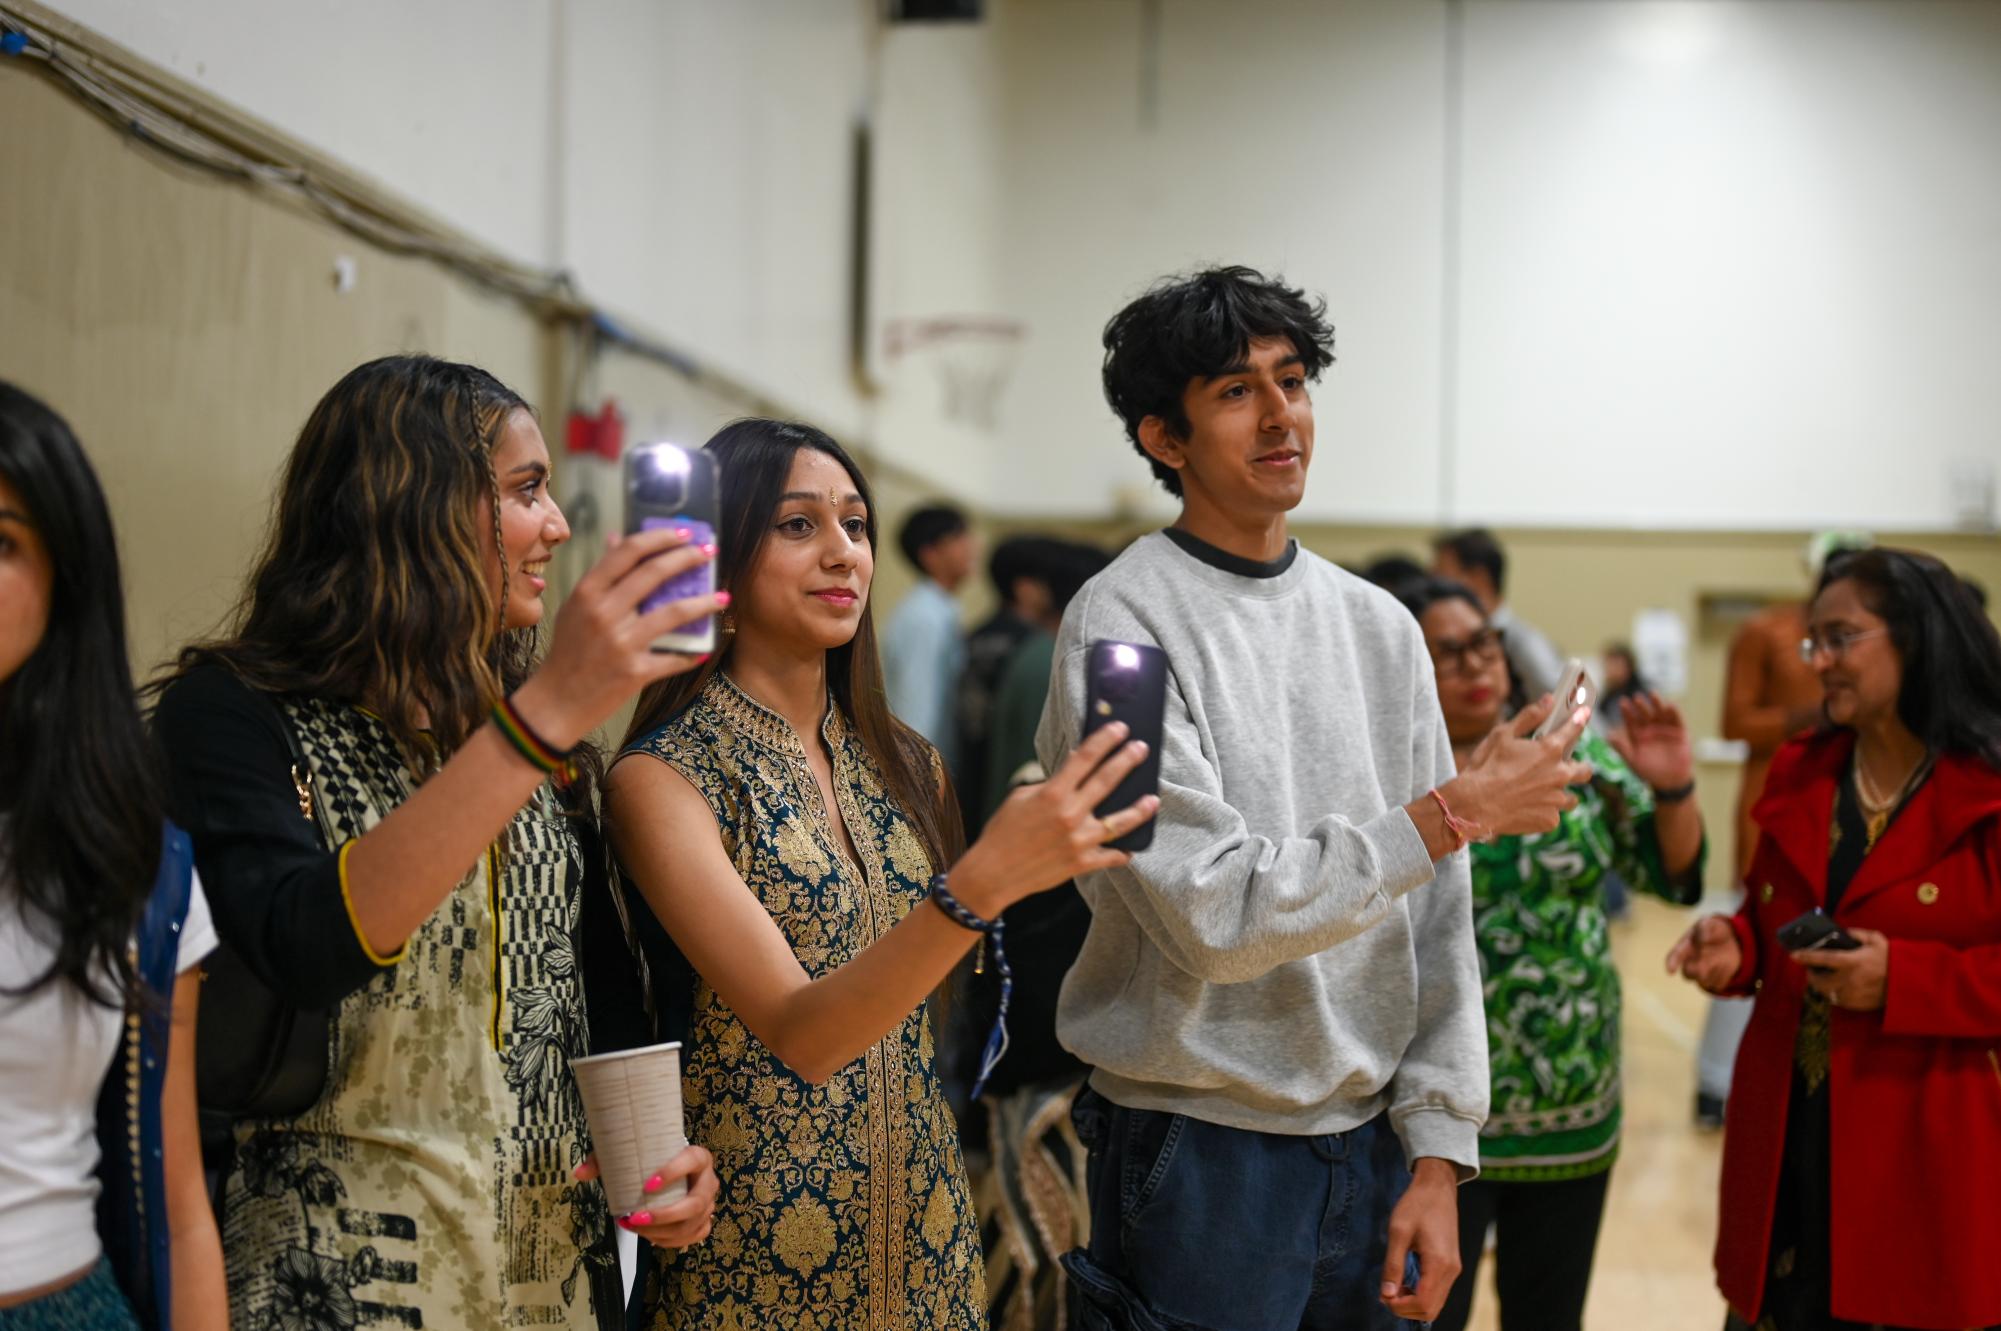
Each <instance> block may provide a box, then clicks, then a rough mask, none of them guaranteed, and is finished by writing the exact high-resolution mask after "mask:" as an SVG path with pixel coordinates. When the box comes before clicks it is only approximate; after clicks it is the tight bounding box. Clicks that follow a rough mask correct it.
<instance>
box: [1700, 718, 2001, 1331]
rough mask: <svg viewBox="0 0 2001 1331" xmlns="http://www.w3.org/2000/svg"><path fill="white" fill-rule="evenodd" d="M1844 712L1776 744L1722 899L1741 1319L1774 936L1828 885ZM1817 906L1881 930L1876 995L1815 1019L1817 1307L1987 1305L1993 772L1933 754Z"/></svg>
mask: <svg viewBox="0 0 2001 1331" xmlns="http://www.w3.org/2000/svg"><path fill="white" fill-rule="evenodd" d="M1853 745H1854V739H1853V736H1852V735H1850V734H1849V733H1847V732H1834V733H1828V734H1819V735H1813V736H1807V737H1803V738H1801V739H1796V740H1794V741H1793V742H1791V743H1790V744H1788V745H1787V746H1786V747H1785V748H1783V749H1781V750H1780V751H1779V754H1778V756H1777V757H1776V758H1775V759H1774V761H1773V764H1772V770H1771V776H1770V777H1769V779H1768V780H1767V782H1766V785H1765V794H1764V798H1763V799H1761V800H1760V801H1759V802H1758V805H1757V808H1756V809H1755V810H1754V811H1753V817H1754V818H1755V819H1756V820H1757V822H1758V825H1759V827H1760V828H1761V829H1762V836H1761V837H1760V839H1759V844H1758V851H1757V854H1756V856H1755V858H1754V859H1753V860H1752V862H1751V871H1750V874H1749V876H1748V878H1747V880H1746V882H1747V887H1748V892H1747V895H1746V899H1745V903H1744V908H1743V910H1741V911H1740V912H1739V913H1738V914H1737V916H1736V917H1735V918H1734V919H1733V921H1732V923H1733V924H1734V926H1735V927H1736V930H1737V941H1738V943H1739V944H1740V945H1741V946H1742V947H1743V949H1744V966H1743V968H1742V970H1740V971H1739V973H1738V975H1737V977H1736V981H1735V983H1734V986H1733V987H1734V989H1735V991H1736V992H1739V993H1749V992H1752V991H1753V990H1754V989H1755V991H1756V993H1757V1003H1756V1006H1755V1007H1754V1009H1753V1012H1752V1016H1751V1023H1750V1027H1749V1029H1748V1030H1746V1031H1745V1033H1744V1042H1743V1044H1742V1045H1741V1046H1740V1048H1739V1050H1738V1054H1737V1069H1736V1073H1735V1078H1734V1080H1733V1081H1732V1083H1731V1092H1730V1106H1729V1117H1728V1127H1727V1132H1726V1135H1725V1138H1724V1144H1723V1187H1722V1214H1721V1217H1720V1223H1719V1224H1718V1227H1717V1240H1716V1277H1717V1284H1718V1285H1719V1287H1720V1288H1721V1289H1722V1291H1723V1295H1724V1297H1725V1298H1727V1299H1728V1300H1729V1301H1730V1303H1731V1306H1732V1307H1734V1308H1735V1309H1736V1310H1737V1312H1738V1313H1739V1315H1741V1316H1743V1317H1744V1318H1745V1319H1746V1320H1747V1321H1755V1320H1756V1318H1757V1313H1758V1311H1759V1308H1760V1305H1761V1303H1762V1301H1763V1298H1764V1292H1765V1273H1766V1272H1767V1271H1768V1270H1769V1269H1770V1260H1771V1254H1770V1253H1769V1252H1768V1251H1767V1250H1768V1248H1769V1246H1770V1242H1771V1234H1772V1213H1773V1210H1774V1206H1775V1203H1776V1200H1777V1197H1778V1189H1779V1172H1780V1154H1781V1148H1782V1144H1783V1142H1784V1140H1785V1129H1786V1111H1787V1105H1788V1101H1789V1099H1790V1095H1791V1087H1792V1066H1793V1039H1794V1036H1795V1034H1796V1033H1797V1031H1798V1029H1799V1022H1800V1007H1801V1000H1802V998H1803V996H1804V995H1805V993H1806V992H1807V989H1806V980H1805V972H1804V971H1803V970H1802V969H1801V967H1800V966H1799V965H1798V964H1797V963H1795V962H1794V961H1793V960H1792V959H1791V958H1790V957H1789V956H1787V954H1786V953H1785V951H1784V949H1782V948H1780V947H1779V946H1778V944H1777V942H1776V941H1775V939H1774V938H1773V933H1774V931H1775V930H1777V929H1778V927H1779V926H1780V925H1782V924H1784V923H1786V922H1787V921H1788V920H1791V919H1792V918H1793V917H1794V916H1796V915H1799V914H1800V913H1801V912H1802V911H1806V910H1810V909H1812V908H1813V907H1815V906H1822V905H1824V904H1825V901H1826V892H1827V858H1828V828H1829V825H1830V823H1831V822H1832V819H1833V812H1834V793H1835V785H1836V782H1838V781H1839V780H1840V778H1841V774H1842V772H1843V770H1844V768H1845V765H1846V763H1847V760H1848V754H1849V751H1850V749H1851V748H1852V747H1853ZM1834 918H1835V919H1836V920H1837V921H1838V922H1840V923H1841V924H1844V925H1850V926H1859V927H1861V928H1865V929H1874V930H1876V931H1877V932H1879V933H1881V934H1884V935H1885V936H1886V937H1888V938H1889V939H1890V969H1889V983H1888V990H1887V998H1886V1001H1885V1004H1884V1006H1883V1008H1882V1009H1881V1010H1880V1011H1876V1012H1853V1011H1846V1010H1843V1009H1839V1008H1837V1009H1835V1010H1834V1011H1833V1013H1832V1014H1831V1023H1830V1027H1831V1028H1830V1031H1829V1055H1830V1067H1829V1072H1828V1076H1829V1088H1828V1090H1829V1119H1830V1131H1831V1141H1830V1155H1831V1160H1832V1166H1831V1173H1832V1175H1833V1177H1832V1179H1831V1180H1830V1182H1831V1186H1832V1205H1833V1210H1834V1223H1833V1252H1832V1257H1833V1272H1834V1275H1833V1279H1834V1289H1833V1300H1834V1302H1833V1312H1834V1315H1835V1316H1836V1317H1840V1318H1847V1319H1850V1320H1853V1321H1857V1322H1864V1323H1869V1322H1881V1323H1885V1324H1887V1325H1891V1326H1906V1327H1926V1328H1934V1327H1935V1328H1958V1327H1975V1326H1979V1327H1984V1326H1989V1325H1995V1324H2001V773H1996V772H1995V771H1994V770H1993V769H1992V768H1989V767H1987V766H1986V765H1985V764H1983V763H1980V762H1977V761H1975V760H1972V759H1968V758H1961V757H1950V756H1949V757H1945V758H1942V759H1940V760H1939V762H1938V765H1937V767H1936V768H1935V769H1934V771H1933V773H1932V775H1931V778H1930V779H1929V780H1928V781H1926V782H1925V784H1924V786H1923V787H1922V788H1921V789H1920V790H1919V791H1918V793H1917V794H1916V795H1915V796H1914V797H1913V798H1912V800H1911V802H1910V804H1909V805H1908V806H1907V807H1906V808H1905V809H1904V811H1903V812H1902V813H1901V814H1899V815H1898V816H1897V819H1896V821H1895V822H1894V823H1892V824H1891V825H1890V828H1889V830H1888V831H1886V832H1885V833H1884V834H1883V838H1882V840H1881V841H1879V842H1878V843H1877V845H1876V848H1875V849H1874V850H1873V851H1872V852H1870V854H1869V856H1868V858H1866V859H1865V860H1864V861H1863V862H1862V867H1861V868H1860V870H1858V871H1857V873H1856V875H1855V878H1854V881H1853V882H1851V883H1850V884H1849V886H1848V890H1847V892H1846V893H1845V894H1844V895H1843V896H1842V899H1841V905H1840V907H1839V908H1838V909H1837V910H1836V911H1835V912H1834Z"/></svg>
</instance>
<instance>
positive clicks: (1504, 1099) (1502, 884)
mask: <svg viewBox="0 0 2001 1331" xmlns="http://www.w3.org/2000/svg"><path fill="white" fill-rule="evenodd" d="M1404 604H1405V605H1407V606H1408V607H1410V610H1411V613H1412V614H1414V615H1416V616H1417V619H1418V623H1419V624H1420V625H1422V626H1423V629H1424V640H1425V645H1426V647H1427V648H1428V649H1429V650H1430V652H1431V659H1432V662H1433V664H1434V665H1435V667H1436V669H1437V671H1438V700H1439V704H1440V706H1441V707H1442V708H1443V709H1444V712H1445V727H1446V731H1447V733H1448V734H1449V735H1450V736H1451V739H1452V747H1453V750H1454V752H1455V754H1457V756H1459V757H1460V758H1461V759H1462V760H1463V759H1464V757H1465V756H1466V755H1467V754H1468V753H1470V752H1471V750H1472V749H1473V748H1474V747H1475V746H1476V745H1478V744H1479V743H1480V741H1481V740H1482V739H1484V738H1485V737H1486V736H1487V735H1488V733H1489V732H1491V731H1492V730H1493V729H1494V727H1495V725H1496V724H1497V723H1498V722H1500V721H1501V720H1502V719H1504V716H1505V714H1506V713H1507V712H1508V711H1509V710H1510V703H1511V695H1512V694H1513V692H1514V690H1513V682H1512V680H1511V678H1510V676H1509V674H1508V663H1507V657H1506V654H1505V653H1504V652H1503V651H1502V644H1501V635H1500V631H1499V630H1497V629H1495V628H1494V627H1493V626H1492V625H1491V624H1489V623H1488V622H1487V617H1486V615H1485V614H1484V613H1483V612H1482V610H1481V609H1480V603H1479V602H1478V601H1477V600H1476V599H1475V598H1474V596H1473V593H1472V592H1470V591H1468V590H1467V589H1466V588H1465V587H1463V586H1461V585H1460V584H1458V583H1455V582H1448V581H1444V580H1442V579H1434V580H1432V581H1429V582H1426V583H1423V584H1420V585H1418V586H1417V587H1415V588H1413V589H1411V590H1410V591H1408V592H1406V593H1405V595H1404ZM1619 720H1620V721H1621V722H1622V724H1621V725H1620V726H1619V728H1618V729H1616V730H1612V731H1611V732H1610V735H1609V738H1608V737H1607V736H1605V735H1601V734H1599V733H1597V732H1594V731H1586V732H1585V735H1584V738H1583V740H1582V741H1581V742H1580V744H1579V747H1578V754H1579V756H1580V757H1582V758H1584V759H1585V760H1586V761H1588V762H1590V763H1591V765H1592V767H1593V769H1594V770H1595V772H1596V775H1595V776H1594V777H1593V778H1592V780H1591V783H1590V784H1589V785H1587V786H1583V787H1580V788H1578V790H1577V791H1576V792H1575V793H1576V795H1577V804H1576V807H1574V808H1572V809H1570V810H1569V811H1568V812H1566V813H1565V814H1564V815H1563V818H1562V821H1561V823H1559V825H1558V826H1557V828H1556V830H1555V831H1553V832H1547V833H1543V834H1541V835H1538V836H1508V837H1497V838H1495V839H1493V840H1491V841H1482V842H1476V843H1474V845H1473V846H1472V848H1471V852H1470V853H1471V855H1472V859H1473V866H1472V867H1473V924H1474V934H1475V937H1476V939H1477V940H1478V943H1479V948H1480V972H1481V977H1482V981H1483V986H1484V989H1485V993H1486V1003H1487V1044H1488V1058H1489V1061H1490V1063H1491V1066H1492V1071H1493V1111H1492V1113H1491V1115H1490V1117H1489V1118H1488V1120H1487V1124H1486V1126H1485V1127H1484V1128H1482V1129H1481V1132H1480V1177H1479V1178H1478V1179H1477V1180H1475V1181H1474V1182H1472V1183H1469V1184H1467V1185H1466V1186H1465V1187H1464V1188H1462V1189H1460V1195H1459V1250H1460V1257H1461V1260H1462V1262H1463V1263H1464V1274H1462V1275H1461V1276H1460V1278H1459V1282H1458V1285H1457V1286H1456V1287H1455V1288H1454V1290H1453V1291H1452V1297H1451V1299H1450V1300H1449V1301H1448V1302H1447V1303H1446V1305H1445V1311H1444V1313H1443V1315H1441V1316H1440V1317H1439V1319H1438V1321H1437V1323H1436V1326H1437V1327H1438V1328H1439V1331H1458V1328H1462V1327H1464V1326H1465V1325H1466V1321H1467V1318H1468V1316H1469V1315H1470V1313H1471V1311H1472V1304H1473V1287H1474V1284H1475V1279H1476V1277H1477V1275H1478V1270H1479V1264H1480V1256H1481V1251H1482V1248H1483V1246H1484V1243H1485V1239H1486V1233H1487V1226H1488V1224H1489V1223H1490V1222H1492V1223H1494V1224H1495V1225H1496V1226H1497V1233H1498V1247H1497V1251H1496V1262H1497V1265H1496V1270H1495V1283H1496V1286H1497V1288H1498V1291H1499V1294H1500V1300H1501V1325H1502V1326H1503V1327H1504V1328H1506V1327H1511V1326H1513V1327H1520V1326H1525V1325H1534V1326H1536V1327H1541V1328H1550V1331H1563V1329H1564V1328H1575V1327H1577V1326H1578V1325H1579V1324H1580V1322H1581V1320H1582V1318H1583V1315H1584V1296H1585V1291H1586V1289H1587V1287H1588V1286H1589V1284H1590V1281H1591V1258H1592V1251H1593V1249H1594V1248H1595V1247H1596V1245H1597V1241H1598V1222H1599V1219H1600V1217H1601V1216H1602V1215H1603V1214H1604V1209H1605V1186H1606V1181H1607V1179H1608V1177H1609V1175H1610V1172H1611V1169H1612V1162H1613V1160H1614V1159H1615V1158H1616V1157H1617V1155H1618V1151H1619V976H1618V972H1617V971H1616V970H1614V969H1613V966H1612V949H1611V943H1610V941H1609V940H1608V938H1607V936H1606V922H1605V905H1604V891H1603V887H1604V879H1605V876H1606V875H1607V873H1609V872H1612V871H1616V872H1618V873H1619V874H1620V875H1621V876H1622V877H1623V878H1624V879H1625V880H1626V882H1627V883H1628V884H1630V885H1631V886H1632V887H1633V888H1634V889H1635V890H1636V891H1641V892H1652V893H1653V894H1655V895H1656V896H1660V897H1665V898H1666V899H1667V900H1669V901H1673V902H1675V903H1677V904H1679V905H1691V904H1693V903H1694V902H1695V900H1696V898H1697V897H1698V896H1700V895H1701V887H1702V863H1703V857H1704V850H1705V845H1704V838H1703V831H1702V814H1701V811H1700V809H1698V808H1697V806H1696V802H1695V784H1694V776H1693V772H1694V758H1693V755H1692V754H1691V752H1690V749H1689V742H1688V730H1687V727H1686V726H1684V725H1683V723H1682V719H1681V714H1680V712H1679V711H1677V710H1676V708H1675V707H1674V706H1673V704H1671V703H1666V702H1663V701H1661V700H1660V699H1659V698H1657V697H1654V696H1653V695H1651V694H1641V695H1639V696H1636V697H1631V698H1627V699H1626V700H1625V701H1624V702H1623V703H1622V704H1621V706H1620V717H1619Z"/></svg>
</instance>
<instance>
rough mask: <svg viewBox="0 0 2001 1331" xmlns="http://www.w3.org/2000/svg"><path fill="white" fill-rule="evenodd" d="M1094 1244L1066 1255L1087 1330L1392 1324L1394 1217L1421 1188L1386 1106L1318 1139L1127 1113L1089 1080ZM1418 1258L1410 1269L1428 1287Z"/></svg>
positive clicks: (1081, 1115) (1086, 1112)
mask: <svg viewBox="0 0 2001 1331" xmlns="http://www.w3.org/2000/svg"><path fill="white" fill-rule="evenodd" d="M1070 1116H1071V1121H1072V1122H1074V1123H1075V1124H1076V1125H1077V1135H1078V1137H1079V1138H1080V1139H1081V1140H1082V1141H1083V1143H1084V1145H1085V1147H1086V1148H1088V1149H1089V1151H1090V1158H1089V1161H1088V1163H1087V1165H1086V1177H1085V1182H1086V1186H1087V1187H1088V1188H1089V1190H1090V1195H1091V1244H1090V1247H1089V1248H1088V1249H1078V1250H1076V1251H1073V1252H1071V1253H1070V1254H1069V1255H1068V1256H1067V1257H1065V1258H1064V1259H1063V1265H1064V1267H1065V1269H1066V1270H1068V1271H1069V1273H1070V1283H1071V1316H1072V1320H1073V1321H1074V1323H1075V1324H1076V1325H1077V1326H1079V1327H1081V1328H1083V1331H1196V1329H1198V1328H1199V1331H1388V1329H1389V1328H1396V1327H1408V1326H1412V1325H1416V1324H1415V1323H1410V1322H1405V1321H1404V1320H1402V1319H1401V1318H1399V1317H1397V1316H1395V1315H1394V1314H1393V1313H1391V1312H1390V1311H1389V1310H1388V1309H1387V1308H1385V1307H1383V1304H1382V1298H1381V1289H1382V1279H1383V1277H1382V1272H1383V1258H1384V1256H1385V1255H1386V1253H1387V1251H1388V1248H1389V1223H1390V1212H1391V1210H1392V1209H1393V1208H1394V1207H1395V1206H1396V1204H1397V1199H1398V1198H1400V1197H1402V1196H1403V1193H1404V1189H1405V1188H1407V1187H1409V1186H1410V1170H1409V1168H1408V1167H1407V1166H1406V1165H1405V1164H1404V1154H1403V1145H1402V1143H1401V1142H1399V1141H1398V1140H1397V1135H1396V1133H1394V1132H1392V1131H1391V1130H1390V1126H1389V1121H1388V1118H1387V1117H1386V1116H1382V1115H1378V1116H1377V1117H1376V1118H1374V1119H1371V1120H1370V1121H1369V1122H1367V1123H1364V1124H1363V1125H1362V1126H1360V1127H1358V1128H1354V1129H1352V1130H1350V1131H1348V1132H1338V1133H1324V1134H1322V1135H1320V1136H1317V1137H1293V1136H1284V1135H1281V1134H1278V1133H1269V1132H1249V1131H1245V1130H1244V1129H1241V1128H1226V1127H1223V1126H1221V1125H1220V1124H1216V1123H1205V1122H1203V1121H1202V1120H1201V1119H1197V1118H1190V1117H1188V1116H1187V1115H1185V1114H1164V1113H1160V1112H1158V1111H1155V1110H1147V1109H1127V1108H1125V1107H1123V1106H1121V1105H1116V1104H1113V1103H1112V1102H1111V1101H1110V1100H1107V1099H1105V1097H1103V1096H1102V1095H1099V1094H1098V1093H1097V1092H1096V1091H1093V1090H1091V1089H1090V1088H1089V1087H1086V1088H1085V1089H1084V1091H1083V1093H1082V1094H1080V1095H1079V1096H1078V1097H1077V1103H1076V1106H1075V1107H1074V1108H1073V1109H1072V1110H1071V1111H1070ZM1417 1277H1418V1271H1417V1258H1416V1257H1415V1255H1413V1256H1412V1257H1411V1258H1410V1259H1409V1260H1408V1261H1407V1262H1406V1263H1405V1264H1404V1282H1405V1285H1406V1287H1414V1286H1415V1285H1416V1284H1417Z"/></svg>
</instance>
